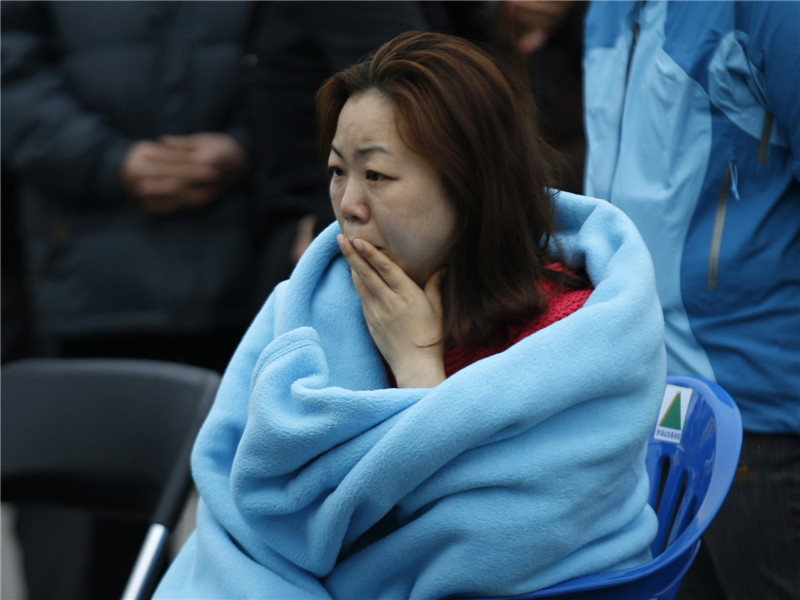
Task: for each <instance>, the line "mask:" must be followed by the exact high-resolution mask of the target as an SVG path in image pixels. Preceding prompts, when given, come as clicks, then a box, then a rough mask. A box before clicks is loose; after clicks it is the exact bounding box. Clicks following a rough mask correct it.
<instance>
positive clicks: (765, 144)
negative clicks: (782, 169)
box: [756, 111, 772, 165]
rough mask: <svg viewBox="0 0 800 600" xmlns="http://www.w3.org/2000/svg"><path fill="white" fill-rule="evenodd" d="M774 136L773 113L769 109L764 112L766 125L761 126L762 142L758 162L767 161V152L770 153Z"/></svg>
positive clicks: (759, 147) (759, 146)
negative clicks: (770, 141) (770, 145)
mask: <svg viewBox="0 0 800 600" xmlns="http://www.w3.org/2000/svg"><path fill="white" fill-rule="evenodd" d="M771 137H772V113H771V112H769V111H767V112H765V113H764V125H763V126H762V127H761V143H760V144H759V145H758V156H757V157H756V162H757V163H759V164H762V165H763V164H764V163H765V162H767V154H768V153H769V139H770V138H771Z"/></svg>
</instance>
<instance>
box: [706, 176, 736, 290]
mask: <svg viewBox="0 0 800 600" xmlns="http://www.w3.org/2000/svg"><path fill="white" fill-rule="evenodd" d="M737 180H738V173H737V171H736V164H735V163H733V162H730V163H728V165H727V166H726V168H725V176H724V177H723V178H722V187H721V188H720V190H719V198H718V199H717V210H716V213H715V215H714V231H713V233H712V234H711V251H710V252H709V256H708V289H709V291H711V292H713V291H716V289H717V279H718V275H719V253H720V249H721V247H722V231H723V229H724V228H725V213H726V212H727V211H728V197H729V195H730V192H731V191H732V192H733V195H734V197H735V198H736V199H737V200H738V199H739V189H738V181H737Z"/></svg>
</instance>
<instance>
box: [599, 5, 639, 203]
mask: <svg viewBox="0 0 800 600" xmlns="http://www.w3.org/2000/svg"><path fill="white" fill-rule="evenodd" d="M645 2H647V0H641V1H640V2H638V3H637V4H636V8H635V10H634V13H633V25H632V27H631V28H632V30H633V38H632V40H631V49H630V50H629V51H628V64H627V66H626V67H625V89H624V91H623V93H622V109H621V111H620V115H624V114H625V105H626V104H627V103H628V80H629V79H630V76H631V66H632V65H633V55H634V52H635V51H636V43H637V42H638V41H639V29H640V26H639V19H640V18H641V14H642V9H643V8H644V5H645ZM617 140H619V141H620V142H621V141H622V118H620V122H619V131H618V132H617ZM619 154H620V149H619V147H617V155H616V160H615V161H614V169H613V170H612V171H611V185H610V186H609V188H608V190H609V193H611V190H613V189H614V180H615V179H616V178H617V165H618V164H619Z"/></svg>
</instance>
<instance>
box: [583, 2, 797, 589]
mask: <svg viewBox="0 0 800 600" xmlns="http://www.w3.org/2000/svg"><path fill="white" fill-rule="evenodd" d="M798 25H800V3H798V2H647V3H644V2H625V3H622V2H608V3H607V2H597V3H592V5H591V7H590V9H589V12H588V15H587V20H586V55H585V59H584V69H585V85H584V90H585V95H584V98H585V102H586V130H587V136H588V141H589V154H588V159H587V171H586V193H587V194H588V195H593V196H597V197H599V198H605V199H607V200H610V201H611V202H612V203H613V204H615V205H616V206H618V207H620V208H622V209H623V210H624V211H625V212H626V213H627V214H628V215H629V216H630V217H631V218H632V219H633V221H634V222H635V224H636V225H637V227H638V229H639V231H640V232H641V234H642V237H643V238H644V240H645V242H646V243H647V245H648V247H649V250H650V253H651V254H652V256H653V262H654V264H655V267H656V279H657V284H658V290H659V296H660V298H661V303H662V305H663V308H664V318H665V321H666V333H665V337H666V343H667V356H668V369H669V373H670V374H676V373H688V374H695V375H700V376H702V377H705V378H707V379H710V380H712V381H717V382H719V384H720V385H721V386H722V387H724V388H725V389H726V390H727V391H729V392H730V394H731V396H732V397H733V399H734V400H735V401H736V403H737V404H738V406H739V409H740V411H741V414H742V421H743V426H744V430H745V435H744V441H743V445H742V453H741V461H740V465H739V470H738V473H737V475H736V478H735V480H734V482H733V486H732V487H731V490H730V492H729V493H728V496H727V498H726V500H725V503H724V504H723V506H722V508H721V510H720V512H719V513H718V514H717V516H716V518H715V519H714V522H713V523H711V526H710V527H709V529H708V530H707V532H706V534H705V535H704V536H703V544H702V545H701V546H700V553H699V555H698V557H697V559H696V560H695V563H694V565H693V567H692V568H691V569H690V571H689V572H688V574H687V576H686V578H685V579H684V581H683V585H682V587H681V591H680V592H679V595H678V597H679V598H681V599H683V600H687V599H698V600H706V599H715V600H716V599H721V600H729V599H741V600H752V599H754V598H759V599H762V598H763V599H770V600H772V599H780V600H783V599H786V600H788V599H793V600H796V599H797V598H800V234H798V231H800V102H798V98H800V76H798V71H797V65H798V64H800V44H798V40H797V35H798Z"/></svg>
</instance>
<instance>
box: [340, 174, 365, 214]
mask: <svg viewBox="0 0 800 600" xmlns="http://www.w3.org/2000/svg"><path fill="white" fill-rule="evenodd" d="M339 210H340V211H341V213H342V217H343V218H344V219H345V220H346V221H353V222H357V223H364V222H366V221H367V220H368V219H369V206H368V204H367V199H366V197H365V194H364V189H363V187H362V186H360V185H358V183H356V182H353V181H350V182H348V184H347V187H346V188H345V190H344V194H343V195H342V203H341V205H340V207H339Z"/></svg>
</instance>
